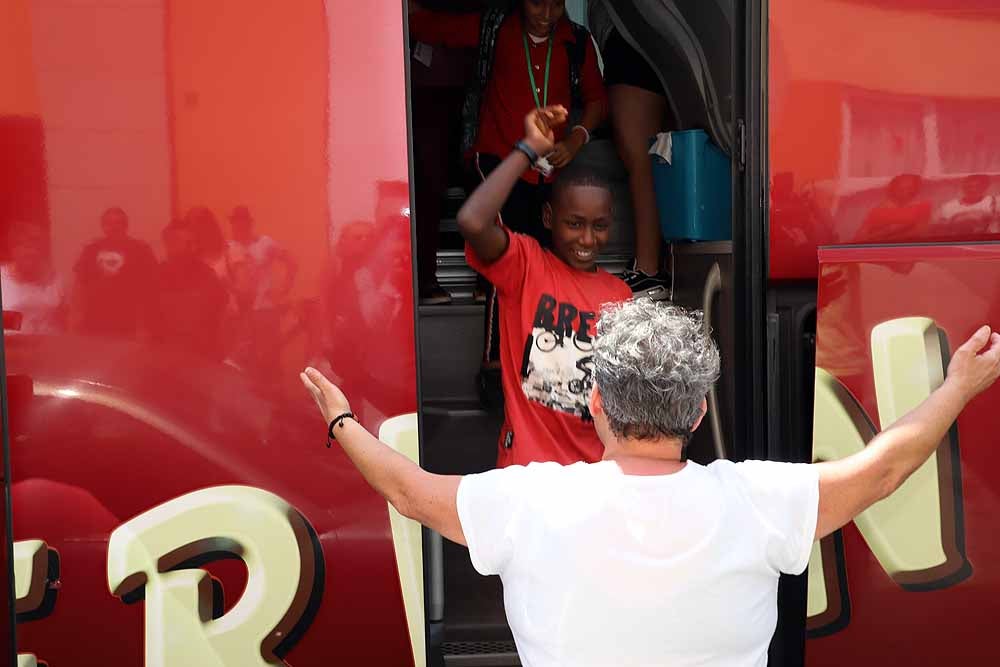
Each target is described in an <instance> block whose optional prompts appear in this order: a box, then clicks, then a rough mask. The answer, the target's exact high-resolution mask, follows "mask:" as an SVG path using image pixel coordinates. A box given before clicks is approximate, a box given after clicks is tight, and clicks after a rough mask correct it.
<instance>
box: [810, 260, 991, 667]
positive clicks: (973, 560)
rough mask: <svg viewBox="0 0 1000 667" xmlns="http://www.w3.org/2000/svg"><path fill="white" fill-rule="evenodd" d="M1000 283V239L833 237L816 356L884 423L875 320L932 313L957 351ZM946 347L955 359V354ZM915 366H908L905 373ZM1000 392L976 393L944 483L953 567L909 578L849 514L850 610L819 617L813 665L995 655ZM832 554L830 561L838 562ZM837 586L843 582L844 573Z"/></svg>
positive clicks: (953, 661)
mask: <svg viewBox="0 0 1000 667" xmlns="http://www.w3.org/2000/svg"><path fill="white" fill-rule="evenodd" d="M998 286H1000V244H984V245H951V246H902V247H897V246H893V247H874V248H837V249H824V250H822V251H821V252H820V275H819V301H818V304H817V305H818V308H819V310H818V316H817V317H818V319H817V332H816V336H817V348H816V366H817V368H818V369H825V370H826V371H827V372H829V373H830V374H832V375H833V376H834V377H835V378H836V379H837V380H838V381H839V382H840V383H841V384H842V386H843V387H844V388H845V389H846V390H847V392H849V394H850V396H851V397H852V399H853V400H855V401H857V403H858V404H859V405H860V407H861V409H862V410H863V411H864V414H865V415H867V419H868V420H869V421H870V422H871V424H872V425H873V426H874V427H875V429H876V430H877V429H879V428H880V427H882V426H884V425H880V424H879V406H878V402H877V400H876V390H875V385H876V378H875V373H874V371H873V354H872V344H871V336H872V331H873V329H874V328H875V327H876V325H879V324H882V323H885V322H889V321H891V320H896V319H898V318H914V317H918V318H929V319H930V320H931V321H933V323H934V324H935V325H936V327H937V328H938V329H939V330H940V331H942V332H943V333H944V336H945V337H946V340H947V348H948V350H950V351H951V352H954V350H955V348H956V347H958V346H959V345H961V344H962V343H963V342H964V341H965V340H966V339H967V338H968V337H969V336H970V335H971V334H972V333H973V332H974V331H975V330H976V329H977V328H978V327H979V326H981V325H982V324H983V323H997V322H1000V299H998V295H997V289H998ZM942 356H944V363H945V365H946V364H947V355H942ZM907 372H910V369H902V373H903V374H904V376H905V373H907ZM998 399H1000V387H998V386H994V387H992V388H991V389H989V390H988V391H986V392H985V393H984V394H982V395H981V396H979V397H977V398H976V399H974V400H973V401H972V402H971V403H970V404H969V405H968V407H967V408H966V409H965V410H964V411H963V412H962V414H961V416H960V417H959V418H958V423H957V431H956V432H955V433H953V434H952V436H951V440H952V442H951V446H952V447H954V450H953V452H952V453H954V452H955V451H957V454H958V455H957V457H955V460H954V461H952V462H951V464H950V465H951V466H952V469H951V471H950V475H949V478H948V480H947V484H943V485H942V488H944V486H949V487H951V488H952V490H951V491H948V492H947V493H946V492H945V491H944V490H943V491H942V501H941V508H942V510H941V515H942V516H941V521H940V525H941V531H942V539H943V541H944V542H945V543H946V544H947V543H952V544H953V545H954V547H955V550H956V551H957V552H958V553H956V556H957V561H958V562H956V564H955V566H954V567H953V569H952V571H950V572H948V573H946V574H944V575H943V576H935V575H934V574H933V573H924V574H921V573H917V575H916V577H914V578H913V579H914V582H915V583H914V584H913V585H911V588H910V589H909V590H908V589H907V588H905V587H904V586H903V585H900V584H899V583H897V582H896V581H894V580H893V578H892V577H891V576H890V574H889V573H887V572H886V570H885V569H884V568H883V567H882V565H881V564H880V562H879V560H878V559H877V558H876V556H875V555H874V554H873V551H874V550H873V549H872V548H871V546H870V545H869V544H868V543H867V542H866V541H865V539H863V538H862V535H861V533H859V530H858V529H857V527H856V525H855V524H849V525H848V526H847V527H845V528H844V529H843V545H842V546H843V553H842V556H841V558H840V562H839V565H840V579H841V581H840V586H841V587H845V590H843V591H841V592H842V593H844V592H846V597H847V598H848V599H849V602H848V601H846V600H840V601H839V606H840V607H841V608H842V610H843V611H842V613H841V614H840V617H839V618H837V617H836V614H835V615H833V616H831V617H830V618H829V619H827V620H828V624H827V625H826V627H822V628H814V630H815V631H816V632H817V634H819V635H824V636H818V637H816V638H814V639H811V640H810V641H808V642H807V643H806V662H807V664H808V665H810V667H821V666H825V665H845V664H858V665H878V664H912V665H985V664H989V663H990V660H991V658H995V656H996V653H997V651H996V642H995V639H994V638H993V637H992V636H991V635H990V633H989V632H988V630H987V625H988V619H989V618H990V617H991V614H992V610H993V609H995V608H996V600H997V597H998V596H1000V570H998V568H997V563H998V562H1000V541H998V540H997V539H996V516H995V515H996V503H997V498H998V492H1000V451H998V450H997V448H996V443H995V441H996V433H997V430H998V429H1000V413H998V412H997V409H996V404H997V400H998ZM817 428H819V426H817ZM952 485H953V486H952ZM932 519H933V517H930V516H928V517H926V518H925V519H924V520H919V519H918V522H917V525H918V526H919V525H920V524H923V525H932V524H931V523H930V522H931V521H932ZM905 520H906V519H905V517H902V516H896V517H893V519H892V521H894V522H902V521H905ZM910 525H911V526H912V525H913V524H910ZM905 542H906V539H905V536H904V539H903V540H902V541H901V542H897V543H895V544H894V545H890V546H891V547H892V548H894V549H897V550H904V549H905V548H906V547H907V545H906V544H905ZM963 559H964V561H965V562H964V563H963V562H961V561H962V560H963ZM824 565H825V567H826V569H827V570H829V569H830V566H831V565H832V563H829V562H826V561H824ZM925 575H926V576H925ZM834 579H836V577H834ZM921 584H923V585H921ZM832 588H833V589H836V588H837V585H836V583H835V582H834V583H833V585H832ZM828 589H830V587H829V586H828ZM834 595H837V596H838V597H843V596H841V595H839V594H836V593H834ZM831 606H835V605H831Z"/></svg>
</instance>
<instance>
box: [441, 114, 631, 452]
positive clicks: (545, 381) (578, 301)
mask: <svg viewBox="0 0 1000 667" xmlns="http://www.w3.org/2000/svg"><path fill="white" fill-rule="evenodd" d="M565 120H566V110H565V109H564V108H563V107H545V108H544V109H536V110H534V111H532V112H531V113H529V114H528V116H527V117H526V118H525V119H524V121H523V124H524V129H525V137H524V139H523V140H521V141H519V142H518V144H517V146H518V148H517V150H515V151H514V152H513V153H511V154H510V155H509V156H508V157H507V158H506V159H505V160H504V161H503V162H502V163H501V164H500V166H499V167H497V168H496V169H495V170H493V172H492V173H491V174H490V175H489V177H488V178H487V179H486V181H485V182H484V183H483V184H482V185H480V186H479V187H478V188H476V190H475V191H474V192H473V193H472V194H471V195H470V196H469V199H468V200H467V201H466V202H465V205H464V206H463V207H462V209H461V210H460V211H459V212H458V227H459V230H460V231H461V232H462V236H463V237H464V238H465V240H466V251H465V256H466V259H467V260H468V262H469V265H470V266H472V268H474V269H475V270H476V271H479V272H480V273H481V274H483V275H484V276H486V278H487V279H488V280H489V281H490V282H491V283H493V284H494V285H496V289H497V293H498V294H499V295H500V311H499V320H500V334H501V335H500V355H501V362H502V363H501V365H500V367H501V375H502V382H503V391H504V396H505V401H504V413H505V414H504V417H505V419H504V424H503V427H502V429H501V431H500V438H499V440H500V441H499V444H498V446H497V465H498V466H500V467H503V466H507V465H512V464H518V463H519V464H525V463H528V462H530V461H559V462H560V463H574V462H576V461H596V460H598V459H599V458H600V457H601V442H600V440H599V439H598V437H597V433H596V432H595V431H594V425H593V421H592V418H591V414H590V410H589V408H588V406H587V397H588V396H589V394H590V388H591V386H592V385H593V361H592V359H593V353H592V351H593V337H594V327H595V326H596V324H597V317H596V313H597V311H598V310H600V307H601V305H602V304H604V303H608V302H613V301H623V300H625V299H628V298H630V297H631V296H632V292H631V291H630V290H629V288H628V286H627V285H626V284H625V283H624V282H622V281H621V280H620V279H619V278H616V277H615V276H613V275H611V274H610V273H608V272H606V271H604V270H603V269H601V268H599V267H598V266H597V258H598V256H599V254H600V252H601V249H602V248H603V247H604V245H605V244H606V243H607V241H608V235H609V233H610V230H611V225H612V222H613V218H614V212H613V211H612V207H611V201H612V200H611V191H610V190H609V188H608V185H607V183H605V182H603V181H601V180H600V179H599V178H598V177H597V176H596V175H595V174H593V173H591V172H590V171H589V170H586V169H584V168H583V167H581V166H571V167H569V168H567V169H566V170H565V171H564V172H563V173H562V174H561V175H560V177H559V180H557V181H556V184H555V189H554V190H553V192H552V199H551V201H550V202H548V203H546V204H545V207H544V213H543V224H544V225H545V227H546V228H547V229H549V230H550V231H551V233H552V248H551V250H546V249H543V248H542V247H541V245H539V243H538V241H536V240H535V239H534V238H532V237H530V236H528V235H526V234H519V233H517V232H514V231H511V230H508V229H507V228H506V227H505V226H504V225H498V224H497V222H496V219H497V211H498V210H499V209H500V207H501V206H502V204H503V202H504V199H505V198H506V197H507V194H508V193H509V192H510V189H511V188H512V187H514V184H515V182H516V181H517V179H518V178H519V175H520V174H521V172H523V171H524V168H525V166H526V165H528V164H531V163H533V162H534V161H535V160H536V159H537V158H538V156H539V155H544V154H545V153H546V152H548V151H550V150H552V146H553V142H554V139H555V128H557V127H559V125H561V124H562V123H564V122H565Z"/></svg>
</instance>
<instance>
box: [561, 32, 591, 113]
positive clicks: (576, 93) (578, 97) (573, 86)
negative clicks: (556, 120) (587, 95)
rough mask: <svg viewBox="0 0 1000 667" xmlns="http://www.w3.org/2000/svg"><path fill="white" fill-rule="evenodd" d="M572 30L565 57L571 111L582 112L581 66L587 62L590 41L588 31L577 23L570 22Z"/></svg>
mask: <svg viewBox="0 0 1000 667" xmlns="http://www.w3.org/2000/svg"><path fill="white" fill-rule="evenodd" d="M570 26H571V27H572V28H573V41H572V42H566V55H567V56H569V90H570V99H571V100H572V105H573V109H578V110H580V111H581V112H582V110H583V65H584V63H586V61H587V43H588V42H589V41H590V31H589V30H587V29H586V28H585V27H583V26H582V25H580V24H579V23H574V22H573V21H570Z"/></svg>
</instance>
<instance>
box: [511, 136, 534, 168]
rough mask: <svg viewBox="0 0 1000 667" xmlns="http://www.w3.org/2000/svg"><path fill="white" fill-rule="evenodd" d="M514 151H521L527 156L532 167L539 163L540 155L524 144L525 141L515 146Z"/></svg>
mask: <svg viewBox="0 0 1000 667" xmlns="http://www.w3.org/2000/svg"><path fill="white" fill-rule="evenodd" d="M514 150H516V151H521V152H522V153H524V154H525V156H527V158H528V162H529V163H530V164H531V166H532V167H534V166H535V163H536V162H538V153H536V152H535V151H534V149H532V148H531V146H529V145H528V144H526V143H525V142H524V139H522V140H520V141H518V142H517V143H516V144H514Z"/></svg>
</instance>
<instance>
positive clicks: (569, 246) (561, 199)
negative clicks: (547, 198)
mask: <svg viewBox="0 0 1000 667" xmlns="http://www.w3.org/2000/svg"><path fill="white" fill-rule="evenodd" d="M543 219H544V222H545V227H546V228H548V229H550V230H551V231H552V252H553V253H554V254H555V256H556V257H558V258H559V259H561V260H562V261H563V262H565V263H566V264H568V265H569V266H571V267H573V268H574V269H577V270H580V271H596V270H597V258H598V256H599V255H600V254H601V250H602V249H603V248H604V246H605V245H607V243H608V236H609V234H610V232H611V223H612V212H611V192H610V191H609V190H608V189H607V188H604V187H601V186H598V185H568V186H566V187H564V188H557V190H556V192H555V193H553V197H552V202H551V203H550V204H546V205H545V210H544V212H543Z"/></svg>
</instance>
